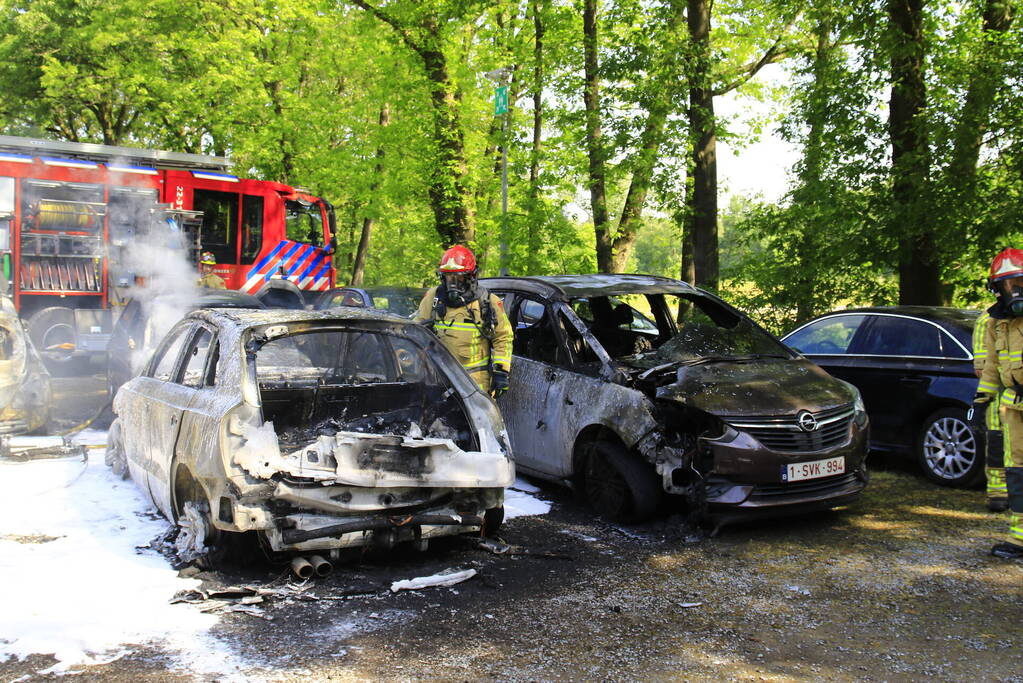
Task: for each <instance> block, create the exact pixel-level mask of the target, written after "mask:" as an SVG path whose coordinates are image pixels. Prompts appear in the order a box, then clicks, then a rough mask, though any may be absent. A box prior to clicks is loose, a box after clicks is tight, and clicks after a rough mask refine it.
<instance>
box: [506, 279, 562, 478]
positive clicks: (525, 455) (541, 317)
mask: <svg viewBox="0 0 1023 683" xmlns="http://www.w3.org/2000/svg"><path fill="white" fill-rule="evenodd" d="M495 293H496V294H498V296H501V297H502V298H503V299H504V301H505V308H506V310H508V311H509V319H510V322H511V324H512V328H513V329H514V332H515V335H514V341H513V344H512V355H513V356H514V359H513V360H512V372H511V374H510V376H509V386H508V391H507V392H505V394H504V395H502V396H501V397H500V398H499V399H498V405H499V406H500V408H501V415H502V416H503V417H504V422H505V426H506V427H507V429H508V435H509V437H510V438H511V445H512V452H513V453H514V454H515V464H516V466H518V467H522V468H523V469H527V470H532V471H534V472H537V473H541V474H545V475H549V476H556V473H557V472H558V471H559V470H560V467H558V465H557V464H556V462H555V461H556V460H557V458H552V457H551V456H552V455H553V454H552V453H551V443H550V435H551V431H550V429H549V425H548V421H549V417H548V416H547V401H548V399H549V393H550V389H551V385H552V379H553V376H554V371H553V369H552V368H551V367H550V365H549V362H548V361H549V356H551V355H552V353H551V346H552V345H554V349H555V350H554V353H553V355H555V356H556V354H557V351H556V345H557V343H558V340H557V338H556V337H555V336H554V332H553V329H552V326H551V324H550V321H551V317H550V315H551V314H550V308H549V306H547V305H546V304H545V303H543V302H542V301H540V300H538V299H533V298H527V297H525V296H522V295H516V296H515V298H514V300H512V299H511V298H510V297H509V296H508V294H507V293H502V292H495ZM509 304H510V306H511V308H509Z"/></svg>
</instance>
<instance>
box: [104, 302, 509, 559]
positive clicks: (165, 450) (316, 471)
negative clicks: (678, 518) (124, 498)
mask: <svg viewBox="0 0 1023 683" xmlns="http://www.w3.org/2000/svg"><path fill="white" fill-rule="evenodd" d="M114 412H115V413H116V414H117V419H116V420H115V421H114V423H113V424H112V425H111V429H110V433H109V437H108V443H109V446H108V452H107V461H108V463H109V464H110V465H111V466H112V467H113V468H114V470H115V471H116V472H119V473H121V474H122V475H126V474H128V473H130V475H131V476H132V478H133V479H134V480H135V481H136V483H137V484H138V486H139V487H140V488H141V489H142V490H143V491H145V492H146V493H148V494H149V495H150V496H151V497H152V500H153V502H154V503H155V504H156V506H157V507H158V508H159V509H160V511H161V512H162V513H163V514H164V515H165V516H166V517H167V518H168V519H170V520H172V521H175V522H177V523H178V525H179V526H180V527H181V532H180V533H179V536H178V539H177V547H178V553H179V556H180V557H181V559H183V560H186V561H188V560H191V559H195V558H198V557H202V556H203V555H207V554H208V553H209V551H210V550H211V548H215V547H216V546H218V545H220V546H221V547H223V545H224V543H220V541H225V542H226V541H228V540H230V539H231V538H237V537H238V534H240V533H242V532H255V535H256V536H257V537H258V538H259V539H260V541H261V542H262V544H263V545H264V547H265V548H267V549H268V550H272V551H276V552H288V553H323V554H325V555H326V554H332V555H335V556H336V555H337V551H339V550H340V549H342V548H348V547H356V546H365V545H375V546H380V547H384V548H387V547H391V546H393V545H394V544H396V543H400V542H406V541H408V542H412V543H414V544H415V545H417V546H419V547H425V545H426V543H427V542H428V539H430V538H431V537H435V536H441V535H446V534H457V533H464V532H476V533H479V532H481V531H484V532H485V531H492V530H495V529H496V527H497V526H499V525H500V523H501V521H502V519H503V514H504V508H503V505H504V488H505V487H506V486H508V485H510V484H511V483H512V482H513V481H514V476H515V475H514V466H513V464H512V461H511V458H510V456H509V452H508V449H507V447H506V441H505V440H506V436H505V433H504V425H503V423H502V421H501V417H500V415H499V414H498V412H497V407H496V406H495V405H494V403H493V402H492V401H491V400H490V399H489V397H487V396H485V395H483V394H482V393H481V392H480V391H479V390H478V388H477V387H476V384H475V383H474V382H473V381H472V380H471V379H470V378H469V376H468V375H467V374H466V373H465V371H464V370H463V369H462V368H461V366H460V365H459V364H458V362H457V361H456V360H455V359H454V358H453V357H452V356H451V354H450V353H448V352H447V350H446V349H444V347H443V346H442V345H441V344H440V342H439V341H438V340H437V338H436V337H434V336H433V335H432V334H431V333H430V332H429V331H428V330H426V329H425V328H423V327H421V326H419V325H416V324H414V323H412V322H411V321H409V320H405V319H402V318H398V317H397V316H393V315H390V314H388V313H384V312H382V311H377V310H373V309H358V308H348V309H336V310H334V311H330V312H311V311H287V310H263V311H257V310H247V309H239V310H228V309H223V310H214V309H206V310H197V311H194V312H192V313H190V314H189V315H188V316H186V317H185V318H184V319H183V320H181V321H180V322H179V323H177V324H176V325H175V326H174V327H173V328H172V329H171V331H170V332H169V333H168V335H167V336H166V337H165V338H164V340H163V342H161V344H160V346H159V347H157V350H156V351H155V352H154V354H153V356H152V358H151V359H150V361H149V363H148V365H147V366H146V368H145V370H144V371H143V372H142V373H141V375H139V376H137V377H134V378H132V379H130V380H128V381H127V382H126V383H125V384H124V385H123V386H122V387H121V389H120V391H118V392H117V396H116V398H115V399H114ZM313 557H314V559H318V560H319V559H322V557H320V555H315V556H313Z"/></svg>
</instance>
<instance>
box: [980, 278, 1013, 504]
mask: <svg viewBox="0 0 1023 683" xmlns="http://www.w3.org/2000/svg"><path fill="white" fill-rule="evenodd" d="M995 295H996V297H997V301H996V302H995V304H994V305H993V306H991V308H990V309H989V310H988V311H985V312H984V313H981V314H980V317H978V318H977V323H976V325H975V326H974V328H973V371H974V372H975V373H976V374H977V378H978V379H979V378H980V376H981V373H982V372H983V370H984V361H985V360H987V357H988V355H990V354H989V349H988V348H987V347H986V346H984V342H985V340H986V339H987V338H988V328H989V327H990V326H991V325H993V324H994V322H993V319H992V317H991V316H992V314H994V315H997V316H999V317H1005V314H1004V312H1003V311H1002V309H1001V304H1002V297H1001V296H999V295H998V292H995ZM998 408H999V406H998V401H997V400H994V401H991V402H990V403H989V404H986V405H984V406H980V407H979V408H978V409H977V411H974V412H975V414H974V415H972V418H973V419H972V420H971V422H972V424H973V427H974V430H975V431H976V432H977V435H978V439H979V440H980V442H981V443H982V446H983V447H982V448H980V449H978V453H984V456H985V458H986V463H985V467H984V475H985V478H986V480H987V508H988V510H991V511H992V512H1005V511H1006V510H1008V509H1009V499H1008V497H1007V496H1008V494H1007V493H1006V490H1005V448H1004V445H1003V439H1004V436H1003V435H1002V420H1001V418H1000V417H999V415H998V412H999V411H998Z"/></svg>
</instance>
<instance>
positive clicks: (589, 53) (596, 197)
mask: <svg viewBox="0 0 1023 683" xmlns="http://www.w3.org/2000/svg"><path fill="white" fill-rule="evenodd" d="M584 3H585V4H584V7H583V53H584V54H583V71H584V73H585V83H584V85H583V103H584V105H585V107H586V152H587V156H588V158H589V176H590V177H589V188H590V206H591V210H592V213H593V233H594V236H595V237H596V250H597V271H598V272H600V273H611V272H614V263H613V261H612V251H611V236H610V234H609V233H608V228H609V226H608V216H607V190H606V187H605V172H604V157H605V154H606V151H605V149H604V131H603V127H602V126H601V122H600V118H601V117H600V75H599V74H598V72H597V45H598V43H597V0H584Z"/></svg>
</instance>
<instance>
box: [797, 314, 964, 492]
mask: <svg viewBox="0 0 1023 683" xmlns="http://www.w3.org/2000/svg"><path fill="white" fill-rule="evenodd" d="M979 315H980V311H971V310H962V309H956V308H941V307H932V306H892V307H877V308H857V309H848V310H844V311H834V312H832V313H827V314H825V315H823V316H821V317H819V318H816V319H814V320H811V321H810V322H808V323H805V324H804V325H802V326H800V327H798V328H796V329H795V330H793V331H792V332H789V333H788V334H787V335H785V336H783V337H782V341H783V342H784V343H786V344H788V345H789V346H791V347H792V348H793V349H795V350H796V351H799V352H800V353H802V354H803V355H804V356H806V357H807V358H809V359H810V360H812V361H813V362H814V363H816V364H817V365H819V366H821V367H822V368H824V369H825V370H826V371H827V372H828V373H829V374H831V375H833V376H835V377H838V378H839V379H844V380H845V381H847V382H849V383H851V384H853V385H855V386H856V387H857V388H858V389H859V390H860V394H861V395H862V396H863V402H864V403H865V404H866V408H867V414H868V416H869V417H870V446H871V448H872V449H876V450H879V451H901V452H908V453H911V454H912V456H913V457H914V458H915V459H916V460H917V462H919V464H920V466H921V467H922V468H923V471H924V474H926V475H927V477H928V478H929V479H931V480H932V481H935V482H937V483H939V484H943V485H945V486H959V487H970V486H974V485H976V484H977V483H979V482H980V481H981V479H982V478H983V476H984V458H983V454H982V452H981V451H980V450H979V449H978V448H977V443H978V442H977V435H975V434H974V433H973V430H972V429H971V428H970V426H969V425H968V424H967V421H966V413H967V411H968V410H969V408H970V405H971V403H972V400H973V395H974V393H975V392H976V390H977V377H976V375H975V374H974V372H973V351H972V334H973V326H974V324H975V323H976V321H977V317H978V316H979Z"/></svg>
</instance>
